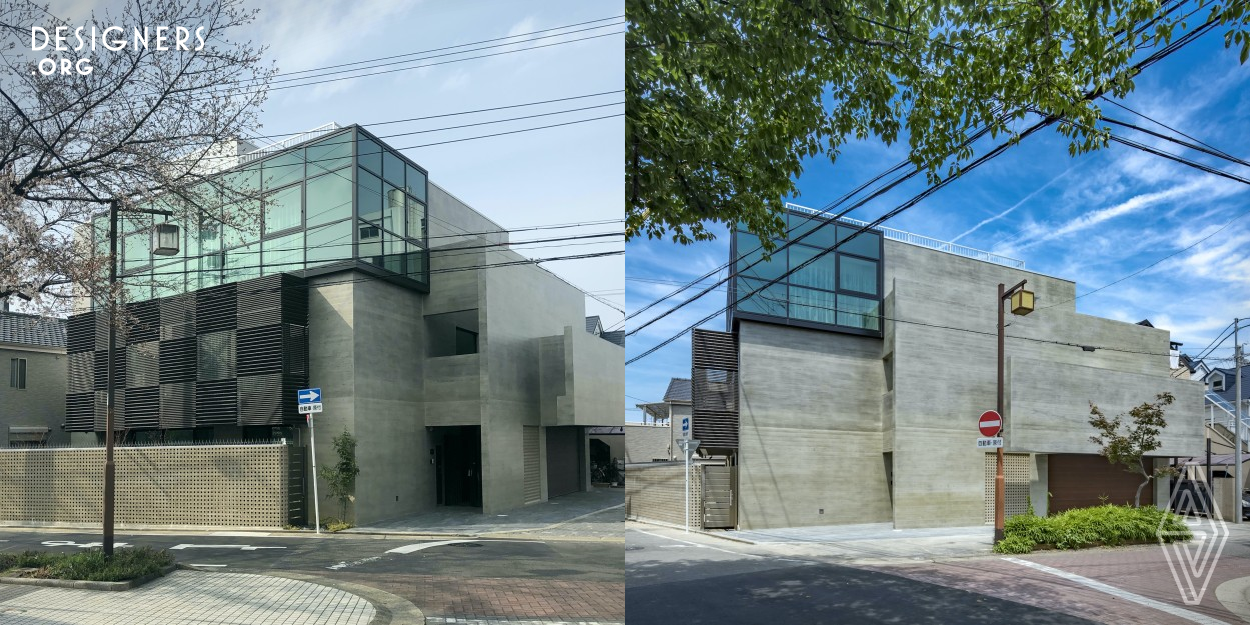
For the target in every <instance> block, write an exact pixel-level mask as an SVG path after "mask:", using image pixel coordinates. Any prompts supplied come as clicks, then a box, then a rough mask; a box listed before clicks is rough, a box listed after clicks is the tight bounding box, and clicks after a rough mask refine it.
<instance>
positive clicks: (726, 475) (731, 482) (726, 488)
mask: <svg viewBox="0 0 1250 625" xmlns="http://www.w3.org/2000/svg"><path fill="white" fill-rule="evenodd" d="M737 478H738V467H730V466H714V465H704V466H703V528H704V529H735V528H737V527H738V504H737V501H736V499H735V498H734V490H735V488H736V485H737V483H738V479H737Z"/></svg>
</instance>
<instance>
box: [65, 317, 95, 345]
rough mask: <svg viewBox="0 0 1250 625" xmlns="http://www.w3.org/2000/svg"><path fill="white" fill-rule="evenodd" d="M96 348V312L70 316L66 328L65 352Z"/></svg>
mask: <svg viewBox="0 0 1250 625" xmlns="http://www.w3.org/2000/svg"><path fill="white" fill-rule="evenodd" d="M94 350H95V313H93V312H89V313H83V314H81V315H74V316H72V317H70V318H69V322H68V323H67V324H66V329H65V353H67V354H77V353H79V352H89V351H94Z"/></svg>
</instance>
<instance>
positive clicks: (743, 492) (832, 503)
mask: <svg viewBox="0 0 1250 625" xmlns="http://www.w3.org/2000/svg"><path fill="white" fill-rule="evenodd" d="M882 268H883V272H884V285H885V288H884V292H883V296H884V297H883V302H882V315H883V317H884V319H883V328H882V336H881V337H880V338H877V337H871V336H858V335H854V334H845V333H840V332H836V331H824V330H817V329H805V328H798V327H787V326H784V325H777V324H771V323H764V322H760V321H751V320H745V319H742V320H738V321H736V323H735V326H736V330H737V332H738V336H739V345H740V347H739V349H740V376H741V382H740V388H739V401H740V411H741V414H740V438H741V441H740V449H739V450H738V458H737V462H738V464H739V471H740V473H739V526H740V527H741V528H743V529H753V528H769V527H787V526H803V525H827V524H842V523H870V522H884V521H892V522H893V523H894V525H895V527H897V528H916V527H940V526H966V525H974V524H978V523H981V522H983V511H984V509H985V502H986V500H987V499H986V498H987V497H990V498H992V496H993V493H992V483H991V484H990V485H989V486H988V488H987V484H986V480H985V479H984V470H985V469H984V467H985V452H984V451H981V450H978V449H976V447H975V439H976V438H977V437H978V436H979V434H978V433H977V430H976V420H977V417H978V416H979V415H980V414H981V412H983V411H985V410H989V409H993V408H994V405H995V389H996V373H995V371H996V353H997V352H996V339H995V335H994V332H995V326H996V322H997V312H996V310H995V308H994V302H995V300H996V295H997V285H998V284H999V283H1002V284H1005V285H1007V286H1011V285H1013V284H1015V283H1017V282H1019V281H1020V280H1022V279H1027V280H1028V285H1027V288H1029V289H1030V290H1032V291H1034V292H1035V293H1036V295H1037V300H1036V306H1037V310H1036V311H1035V312H1033V313H1032V314H1030V315H1028V316H1013V315H1011V314H1010V312H1008V315H1007V323H1008V328H1007V336H1008V338H1007V341H1006V354H1007V357H1008V361H1007V370H1006V385H1005V395H1006V397H1007V398H1008V399H1006V400H1005V410H1004V412H1005V415H1004V417H1005V420H1006V428H1005V432H1006V444H1007V447H1006V451H1007V452H1009V453H1027V454H1032V455H1033V456H1032V457H1033V461H1032V463H1030V464H1031V470H1030V478H1029V479H1030V480H1032V483H1030V485H1029V487H1028V488H1026V489H1022V490H1021V491H1020V492H1022V493H1028V494H1032V495H1036V497H1034V498H1039V497H1040V498H1042V499H1043V500H1044V498H1045V493H1046V492H1047V490H1046V484H1045V480H1046V465H1045V457H1046V454H1052V453H1079V454H1096V453H1097V449H1096V448H1095V447H1094V446H1093V445H1092V444H1091V443H1090V442H1089V440H1088V439H1089V436H1090V435H1091V434H1092V433H1093V432H1092V429H1091V428H1090V426H1089V425H1088V422H1087V421H1088V416H1089V402H1094V403H1096V404H1098V405H1099V406H1100V407H1101V408H1102V409H1103V410H1104V412H1105V413H1106V414H1108V415H1109V416H1114V415H1116V414H1120V413H1122V412H1126V411H1127V410H1128V409H1129V408H1131V407H1132V406H1135V405H1138V404H1141V403H1143V402H1147V401H1153V400H1154V399H1155V396H1156V395H1157V394H1159V393H1162V392H1165V391H1166V392H1170V393H1172V394H1173V395H1174V396H1175V398H1176V402H1175V403H1174V404H1173V405H1172V406H1171V407H1169V408H1168V409H1167V418H1168V424H1169V425H1168V428H1167V430H1166V431H1165V432H1164V434H1163V439H1164V445H1163V448H1162V449H1160V450H1159V451H1158V452H1156V455H1158V456H1192V455H1196V454H1197V453H1198V452H1199V451H1200V450H1201V449H1202V447H1203V444H1204V443H1203V438H1204V435H1203V416H1204V413H1203V403H1202V395H1203V389H1202V385H1201V384H1200V383H1197V382H1193V381H1186V380H1177V379H1175V378H1172V377H1170V376H1169V372H1170V367H1169V351H1170V350H1169V347H1170V341H1169V333H1168V332H1167V331H1166V330H1163V329H1157V328H1152V327H1148V326H1142V325H1137V324H1132V323H1123V322H1118V321H1113V320H1109V319H1102V318H1098V317H1092V316H1089V315H1084V314H1081V313H1078V312H1076V309H1075V303H1074V301H1073V299H1074V297H1075V290H1076V289H1075V287H1076V285H1075V284H1074V283H1073V282H1071V281H1068V280H1062V279H1058V278H1053V277H1050V276H1045V275H1042V274H1038V273H1033V272H1028V271H1024V270H1020V269H1013V268H1009V267H1006V266H1003V265H998V264H993V263H989V262H984V261H981V260H976V259H973V258H969V257H965V256H959V255H955V254H950V253H945V252H941V251H937V250H934V249H929V248H926V247H921V246H917V245H911V244H907V243H902V242H899V241H895V240H890V239H887V240H886V241H885V242H884V254H883V257H882ZM894 319H897V320H899V321H894ZM906 322H915V323H906ZM965 330H968V331H965ZM1051 341H1055V342H1058V343H1064V344H1062V345H1061V344H1056V343H1054V342H1051ZM1073 345H1075V346H1073ZM1081 345H1088V346H1093V347H1096V348H1102V349H1095V350H1094V351H1086V350H1083V349H1081V347H1080V346H1081ZM1028 494H1026V495H1022V496H1030V495H1028ZM1159 500H1161V501H1166V496H1164V497H1163V498H1162V499H1159ZM1043 504H1044V501H1043ZM1035 508H1038V509H1044V505H1037V504H1035ZM822 509H823V513H822V512H821V510H822Z"/></svg>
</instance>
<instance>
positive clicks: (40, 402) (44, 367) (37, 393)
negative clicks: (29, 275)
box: [0, 311, 69, 447]
mask: <svg viewBox="0 0 1250 625" xmlns="http://www.w3.org/2000/svg"><path fill="white" fill-rule="evenodd" d="M65 363H66V358H65V320H64V319H55V318H47V317H38V316H34V315H24V314H20V313H14V312H8V311H0V370H2V371H3V372H4V377H3V378H0V436H3V437H4V438H2V439H0V447H43V446H47V445H61V444H65V443H67V442H68V441H69V437H68V435H66V434H65V432H64V430H62V429H61V426H62V425H63V424H64V423H65V371H66V366H65Z"/></svg>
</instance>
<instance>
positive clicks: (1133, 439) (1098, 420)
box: [1089, 393, 1175, 507]
mask: <svg viewBox="0 0 1250 625" xmlns="http://www.w3.org/2000/svg"><path fill="white" fill-rule="evenodd" d="M1174 400H1175V398H1174V397H1172V394H1171V393H1160V394H1159V395H1157V396H1156V397H1155V400H1154V401H1153V402H1145V403H1143V404H1141V405H1140V406H1137V407H1136V408H1133V409H1132V410H1129V411H1128V416H1129V418H1131V419H1132V423H1131V424H1129V425H1125V424H1124V419H1123V417H1124V415H1116V416H1115V417H1114V418H1111V419H1108V418H1107V415H1105V414H1103V412H1102V410H1101V409H1100V408H1099V407H1098V406H1097V405H1096V404H1094V402H1090V403H1089V414H1090V417H1089V424H1090V425H1091V426H1093V427H1094V429H1095V430H1097V431H1098V434H1097V435H1096V436H1091V437H1089V440H1090V442H1091V443H1093V444H1095V445H1098V447H1099V450H1098V453H1100V454H1102V455H1103V456H1104V457H1106V458H1107V460H1109V461H1110V462H1111V464H1118V465H1121V466H1123V467H1124V470H1125V471H1128V472H1129V473H1137V474H1139V475H1141V476H1142V477H1143V478H1145V479H1144V481H1143V482H1142V483H1141V484H1139V485H1138V486H1137V498H1136V499H1135V500H1134V501H1133V505H1134V506H1136V507H1140V506H1141V491H1142V489H1143V488H1145V487H1146V485H1147V484H1149V483H1150V480H1151V479H1153V478H1154V477H1155V476H1157V475H1171V474H1173V473H1174V469H1172V468H1171V467H1165V468H1161V469H1156V470H1154V471H1150V470H1148V469H1147V467H1146V458H1145V455H1146V454H1148V453H1150V452H1152V451H1154V450H1156V449H1158V448H1159V447H1160V446H1161V445H1162V443H1161V442H1160V441H1159V434H1160V433H1161V432H1163V430H1164V429H1165V428H1167V426H1168V422H1167V420H1166V419H1164V416H1163V410H1164V408H1165V407H1166V406H1170V405H1172V402H1173V401H1174Z"/></svg>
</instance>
